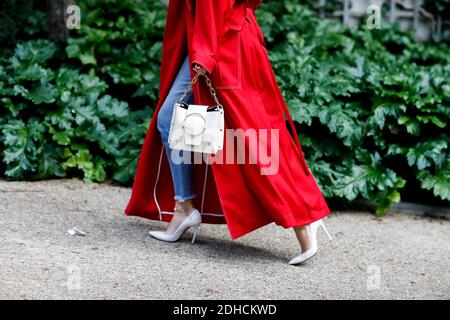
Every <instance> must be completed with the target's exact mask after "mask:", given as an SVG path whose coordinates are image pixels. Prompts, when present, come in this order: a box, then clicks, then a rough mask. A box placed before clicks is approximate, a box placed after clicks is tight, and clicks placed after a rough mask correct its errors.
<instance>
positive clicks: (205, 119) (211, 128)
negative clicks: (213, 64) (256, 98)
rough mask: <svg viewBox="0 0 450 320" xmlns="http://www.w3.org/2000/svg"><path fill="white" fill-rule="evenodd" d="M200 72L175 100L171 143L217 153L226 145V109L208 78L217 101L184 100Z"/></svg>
mask: <svg viewBox="0 0 450 320" xmlns="http://www.w3.org/2000/svg"><path fill="white" fill-rule="evenodd" d="M199 75H201V74H199V73H197V74H196V75H195V77H194V78H193V79H192V81H191V83H190V84H189V86H188V87H187V88H186V90H185V91H184V93H183V95H182V96H181V98H180V99H179V100H177V102H175V105H174V108H173V113H172V121H171V124H170V131H169V145H170V148H171V149H177V150H186V151H195V152H202V153H210V154H216V153H217V152H218V151H219V150H222V148H223V141H224V122H225V117H224V111H223V106H222V105H221V104H220V102H219V100H218V99H217V96H216V91H215V90H214V88H213V87H212V85H211V80H210V79H209V77H208V76H207V75H206V74H202V75H203V76H204V77H205V78H206V83H207V84H208V86H209V89H210V92H211V95H212V96H213V98H214V100H215V102H216V105H215V106H207V105H196V104H187V103H185V102H183V99H184V97H185V96H186V95H187V94H188V93H189V92H190V91H192V85H193V84H194V83H195V82H196V81H197V78H198V76H199Z"/></svg>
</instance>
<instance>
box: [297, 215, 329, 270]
mask: <svg viewBox="0 0 450 320" xmlns="http://www.w3.org/2000/svg"><path fill="white" fill-rule="evenodd" d="M309 227H310V228H311V230H310V231H311V239H310V241H311V248H310V249H308V250H306V251H305V252H302V253H300V254H299V255H298V256H296V257H295V258H294V259H292V260H291V261H289V264H292V265H294V264H300V263H304V262H306V261H308V260H309V259H311V258H312V257H314V255H315V254H316V253H317V250H318V245H317V229H319V227H322V229H323V231H325V233H326V235H327V236H328V238H329V239H330V241H333V240H332V239H331V236H330V234H329V233H328V231H327V229H326V228H325V225H324V224H323V221H322V219H320V220H317V221H314V222H313V223H311V224H310V225H309Z"/></svg>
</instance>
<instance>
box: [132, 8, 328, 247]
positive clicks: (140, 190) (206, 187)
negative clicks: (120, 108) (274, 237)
mask: <svg viewBox="0 0 450 320" xmlns="http://www.w3.org/2000/svg"><path fill="white" fill-rule="evenodd" d="M233 2H234V0H196V5H195V7H194V2H193V0H170V2H169V8H168V16H167V22H166V28H165V33H164V40H163V49H162V62H161V78H160V97H159V100H158V102H157V104H156V107H155V112H154V115H153V118H152V121H151V123H150V127H149V129H148V132H147V135H146V138H145V142H144V145H143V148H142V151H141V155H140V158H139V163H138V168H137V172H136V176H135V181H134V185H133V189H132V194H131V199H130V202H129V203H128V206H127V208H126V210H125V213H126V214H127V215H133V216H141V217H144V218H148V219H152V220H163V221H170V219H171V218H172V214H173V207H174V200H173V196H174V189H173V184H172V177H171V172H170V168H169V164H168V161H167V158H166V154H165V151H164V146H163V144H162V142H161V138H160V135H159V132H158V131H157V128H156V118H157V115H158V111H159V109H160V107H161V105H162V104H163V102H164V100H165V98H166V96H167V95H168V92H169V90H170V87H171V85H172V83H173V80H174V78H175V76H176V74H177V72H178V69H179V67H180V65H181V62H182V61H183V58H184V57H185V56H186V55H187V54H189V61H190V64H191V68H190V69H191V77H193V76H194V74H195V73H194V71H193V70H192V66H193V63H194V62H196V63H199V64H200V65H202V66H203V67H204V68H205V69H207V70H208V71H209V72H210V78H211V81H212V84H213V86H214V87H215V88H216V91H217V95H218V98H219V101H220V102H221V104H222V105H223V106H224V111H225V127H226V128H233V129H243V130H245V129H256V130H255V132H257V135H258V137H259V138H261V134H260V133H259V132H260V131H259V129H279V131H278V132H279V150H278V153H279V158H278V159H279V165H278V171H277V172H276V174H261V169H262V170H264V169H263V168H267V166H268V165H267V164H264V163H263V162H262V160H261V159H259V158H258V161H257V162H256V163H254V162H253V163H251V162H250V161H246V162H245V164H242V163H236V162H234V163H225V164H220V163H213V164H210V165H208V166H207V165H206V164H205V163H202V164H194V165H193V170H194V178H195V179H194V180H195V181H194V184H195V190H196V194H197V195H198V197H197V198H195V199H194V205H195V206H196V207H197V208H198V209H199V210H201V212H202V217H203V220H202V221H203V222H204V223H227V226H228V229H229V232H230V235H231V238H232V239H236V238H238V237H241V236H243V235H245V234H246V233H248V232H251V231H253V230H255V229H257V228H260V227H262V226H264V225H266V224H268V223H271V222H275V223H276V224H277V225H280V226H282V227H284V228H289V227H293V226H297V225H304V224H308V223H310V222H312V221H315V220H318V219H320V218H323V217H325V216H326V215H328V214H329V213H330V209H329V208H328V206H327V204H326V202H325V199H324V197H323V195H322V193H321V191H320V189H319V187H318V185H317V183H316V181H315V180H314V178H313V176H312V175H311V173H310V171H309V169H308V167H307V165H306V162H305V160H304V158H303V152H302V149H301V145H300V141H299V139H298V135H297V132H296V130H295V127H294V124H293V122H292V119H291V116H290V114H289V111H288V109H287V106H286V103H285V101H284V99H283V96H282V94H281V91H280V89H279V87H278V85H277V82H276V79H275V75H274V73H273V70H272V66H271V64H270V61H269V58H268V55H267V51H266V48H265V41H264V37H263V34H262V32H261V29H260V28H259V26H258V23H257V21H256V18H255V9H256V8H257V7H258V6H259V4H260V3H261V2H262V0H247V1H246V4H245V5H242V6H238V7H233ZM213 101H214V100H213V99H212V98H211V96H210V93H209V90H208V89H207V86H206V83H205V81H204V78H203V77H200V78H199V81H198V82H197V83H196V84H195V85H194V102H195V104H209V105H212V104H213ZM283 112H284V113H283ZM284 114H286V116H287V118H288V120H289V124H290V127H291V130H292V132H294V138H295V139H293V138H292V136H291V135H290V133H289V131H288V129H287V127H286V122H285V117H284ZM270 132H273V131H270ZM271 137H272V134H271V133H269V135H268V139H266V141H265V142H264V145H263V148H267V150H272V149H273V148H275V146H274V145H273V143H272V140H271V139H270V138H271ZM227 139H228V138H226V139H225V142H224V150H223V151H221V152H219V153H218V154H217V155H216V156H215V157H216V158H217V157H221V156H223V158H226V153H227V144H228V143H230V141H228V140H227ZM259 141H264V140H262V139H259ZM274 141H275V140H274ZM250 149H251V148H250V144H249V143H245V151H246V152H248V151H252V150H250ZM264 150H266V149H264ZM246 154H248V153H246ZM269 155H270V152H269ZM213 158H214V157H213ZM203 191H204V192H203ZM202 199H203V201H202Z"/></svg>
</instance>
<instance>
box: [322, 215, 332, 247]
mask: <svg viewBox="0 0 450 320" xmlns="http://www.w3.org/2000/svg"><path fill="white" fill-rule="evenodd" d="M320 221H321V223H320V226H321V227H322V229H323V231H325V234H326V235H327V237H328V239H330V241H331V242H333V239H332V238H331V236H330V234H329V233H328V230H327V228H325V225H324V224H323V221H322V220H320Z"/></svg>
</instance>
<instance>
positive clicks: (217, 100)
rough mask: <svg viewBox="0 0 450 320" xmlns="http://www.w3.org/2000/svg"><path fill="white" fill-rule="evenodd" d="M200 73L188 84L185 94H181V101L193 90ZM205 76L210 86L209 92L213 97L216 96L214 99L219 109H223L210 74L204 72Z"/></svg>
mask: <svg viewBox="0 0 450 320" xmlns="http://www.w3.org/2000/svg"><path fill="white" fill-rule="evenodd" d="M200 75H201V74H200V73H196V74H195V76H194V78H192V80H191V82H190V83H189V85H188V86H187V88H186V89H185V90H184V92H183V95H182V96H181V98H180V99H179V100H178V101H180V102H182V101H183V99H184V98H185V97H186V95H187V94H188V93H189V92H190V91H192V86H193V85H194V83H195V82H196V81H197V79H198V77H199V76H200ZM203 76H204V77H205V80H206V84H207V85H208V87H209V92H210V93H211V95H212V97H213V98H214V101H215V102H216V105H217V107H218V108H219V109H223V106H222V104H221V103H220V102H219V99H217V95H216V90H215V89H214V88H213V87H212V84H211V79H209V77H208V75H207V74H206V73H205V74H203Z"/></svg>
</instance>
